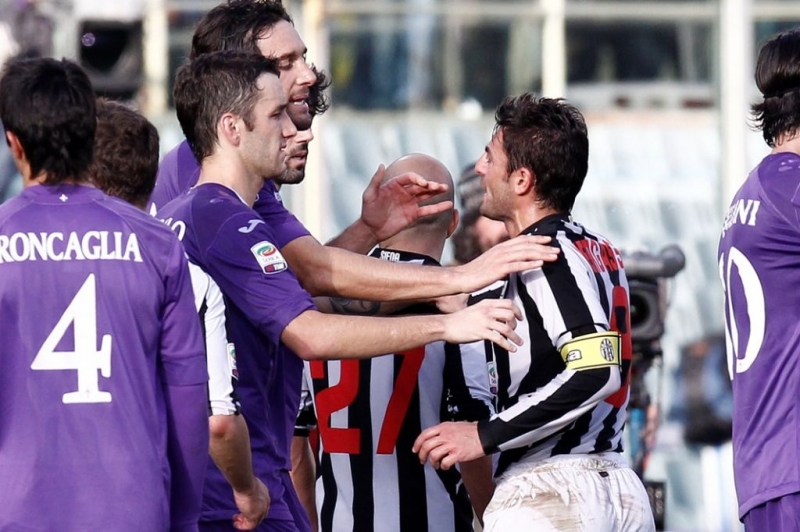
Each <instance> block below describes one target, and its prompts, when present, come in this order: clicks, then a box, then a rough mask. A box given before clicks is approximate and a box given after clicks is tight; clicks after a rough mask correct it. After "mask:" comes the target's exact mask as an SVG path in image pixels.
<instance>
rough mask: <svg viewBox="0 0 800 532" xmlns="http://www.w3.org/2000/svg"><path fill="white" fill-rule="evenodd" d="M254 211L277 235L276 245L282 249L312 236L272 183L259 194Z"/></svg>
mask: <svg viewBox="0 0 800 532" xmlns="http://www.w3.org/2000/svg"><path fill="white" fill-rule="evenodd" d="M253 209H254V210H255V211H256V212H257V213H258V214H259V216H261V218H262V219H263V220H264V222H266V224H267V225H268V226H269V228H270V229H271V231H272V233H273V234H274V235H275V244H276V245H277V246H278V248H280V249H283V247H284V246H286V245H287V244H289V243H290V242H291V241H293V240H294V239H296V238H300V237H301V236H311V233H309V232H308V229H306V228H305V226H304V225H303V224H302V223H300V220H298V219H297V218H296V217H295V215H294V214H292V213H290V212H289V211H288V210H287V209H286V207H284V206H283V203H282V202H281V200H280V197H279V196H278V191H277V190H276V189H275V185H274V184H273V183H272V182H271V181H267V182H266V183H265V184H264V187H263V188H262V189H261V191H260V192H259V193H258V200H257V201H256V204H255V205H253Z"/></svg>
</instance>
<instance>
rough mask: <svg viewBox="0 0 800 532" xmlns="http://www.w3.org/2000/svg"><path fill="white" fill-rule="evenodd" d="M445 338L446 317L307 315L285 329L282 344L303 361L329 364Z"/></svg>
mask: <svg viewBox="0 0 800 532" xmlns="http://www.w3.org/2000/svg"><path fill="white" fill-rule="evenodd" d="M308 331H314V334H308ZM444 335H445V317H444V316H438V315H430V316H408V317H402V318H373V317H362V316H339V315H335V314H322V313H320V312H316V311H307V312H304V313H302V314H301V315H300V316H298V317H297V318H295V319H294V320H293V321H292V322H291V323H290V324H289V325H288V326H287V327H286V328H285V329H284V332H283V334H282V335H281V341H282V342H283V343H285V344H286V345H287V346H289V347H290V348H291V349H292V351H294V352H295V353H296V354H297V355H298V356H300V358H303V359H304V360H329V359H345V358H367V357H371V356H374V355H377V354H381V353H396V352H400V351H406V350H409V349H413V348H415V347H419V346H421V345H425V344H429V343H431V342H434V341H437V340H441V339H443V338H444Z"/></svg>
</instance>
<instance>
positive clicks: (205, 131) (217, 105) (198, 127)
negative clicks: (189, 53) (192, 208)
mask: <svg viewBox="0 0 800 532" xmlns="http://www.w3.org/2000/svg"><path fill="white" fill-rule="evenodd" d="M263 74H273V75H274V76H276V77H279V70H278V63H277V61H276V60H275V59H271V58H267V57H264V56H263V55H261V54H259V53H253V52H242V51H236V50H226V51H222V52H212V53H209V54H203V55H201V56H198V57H196V58H195V59H193V60H192V61H189V62H188V63H187V64H185V65H183V66H182V67H181V68H180V69H179V70H178V74H177V76H176V78H175V88H174V90H173V97H174V100H175V111H176V114H177V115H178V121H179V122H180V124H181V129H182V130H183V134H184V135H185V136H186V140H187V141H189V147H191V148H192V153H193V154H194V156H195V157H196V158H197V160H198V161H201V162H202V160H203V159H205V158H206V157H208V156H209V155H211V154H212V153H213V151H214V145H215V144H216V142H217V122H218V121H219V119H220V118H221V117H222V115H224V114H225V113H233V114H235V115H237V116H239V117H241V118H242V120H244V123H245V125H246V126H247V127H248V128H250V129H252V127H253V120H252V118H253V117H252V114H253V107H254V106H255V104H256V101H257V100H258V86H257V85H256V83H257V81H258V78H259V77H261V76H262V75H263Z"/></svg>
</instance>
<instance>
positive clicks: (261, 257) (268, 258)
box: [250, 241, 288, 274]
mask: <svg viewBox="0 0 800 532" xmlns="http://www.w3.org/2000/svg"><path fill="white" fill-rule="evenodd" d="M250 252H251V253H252V254H253V256H254V257H255V258H256V261H257V262H258V265H259V266H260V267H261V271H262V272H264V273H266V274H273V273H280V272H282V271H283V270H285V269H286V268H287V267H288V266H287V265H286V260H285V259H284V258H283V255H281V252H280V251H278V248H277V247H276V246H275V245H274V244H271V243H269V242H267V241H263V242H259V243H258V244H256V245H254V246H252V247H251V248H250Z"/></svg>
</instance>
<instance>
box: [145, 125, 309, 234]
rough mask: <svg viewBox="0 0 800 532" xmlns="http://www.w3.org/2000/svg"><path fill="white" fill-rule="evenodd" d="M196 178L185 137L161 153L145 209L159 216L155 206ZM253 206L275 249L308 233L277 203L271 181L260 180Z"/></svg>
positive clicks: (197, 173)
mask: <svg viewBox="0 0 800 532" xmlns="http://www.w3.org/2000/svg"><path fill="white" fill-rule="evenodd" d="M199 177H200V164H198V162H197V159H195V158H194V155H193V154H192V150H191V148H189V143H188V142H186V141H185V140H184V141H183V142H181V143H180V144H179V145H178V146H177V147H176V148H174V149H173V150H172V151H170V152H169V153H168V154H166V155H165V156H164V159H163V160H162V161H161V165H160V166H159V168H158V179H157V180H156V187H155V189H154V190H153V194H152V195H151V196H150V205H149V207H148V211H149V212H150V214H152V215H153V216H158V217H159V218H162V216H160V215H159V214H158V213H159V209H161V207H163V206H164V205H166V204H167V203H169V202H170V201H172V200H173V199H175V198H177V197H178V196H180V195H181V194H183V193H184V192H186V191H187V190H189V189H190V188H191V187H193V186H194V185H195V183H197V180H198V178H199ZM253 209H254V210H255V211H256V212H257V213H258V214H259V215H260V216H261V218H263V220H264V221H265V222H266V223H267V225H269V226H270V227H271V228H272V230H273V232H274V235H275V242H274V243H275V244H276V245H277V246H278V248H280V249H283V246H285V245H286V244H288V243H289V242H291V241H292V240H294V239H295V238H299V237H301V236H309V235H310V234H311V233H309V232H308V229H306V228H305V227H304V226H303V224H301V223H300V221H299V220H298V219H297V218H295V216H294V215H293V214H292V213H290V212H289V211H287V210H286V207H284V206H283V203H282V202H281V199H280V195H279V194H278V190H277V189H276V188H275V184H274V183H273V182H272V181H267V182H266V183H264V188H262V189H261V192H259V194H258V198H256V204H255V205H254V206H253Z"/></svg>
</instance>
